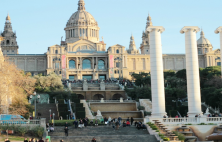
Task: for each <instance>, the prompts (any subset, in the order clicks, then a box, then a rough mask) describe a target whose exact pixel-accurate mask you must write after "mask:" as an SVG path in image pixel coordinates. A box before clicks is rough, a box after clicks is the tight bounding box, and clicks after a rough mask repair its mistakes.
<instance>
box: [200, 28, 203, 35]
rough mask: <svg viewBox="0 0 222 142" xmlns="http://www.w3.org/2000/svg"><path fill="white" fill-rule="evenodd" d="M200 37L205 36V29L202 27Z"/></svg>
mask: <svg viewBox="0 0 222 142" xmlns="http://www.w3.org/2000/svg"><path fill="white" fill-rule="evenodd" d="M200 37H204V32H203V29H202V28H201V32H200Z"/></svg>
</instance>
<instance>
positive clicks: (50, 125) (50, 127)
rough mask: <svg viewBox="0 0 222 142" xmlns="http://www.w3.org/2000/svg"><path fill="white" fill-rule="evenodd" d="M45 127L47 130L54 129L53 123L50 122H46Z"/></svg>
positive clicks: (52, 130) (51, 130)
mask: <svg viewBox="0 0 222 142" xmlns="http://www.w3.org/2000/svg"><path fill="white" fill-rule="evenodd" d="M46 129H47V131H48V132H54V130H55V129H54V126H53V123H50V124H49V123H47V124H46Z"/></svg>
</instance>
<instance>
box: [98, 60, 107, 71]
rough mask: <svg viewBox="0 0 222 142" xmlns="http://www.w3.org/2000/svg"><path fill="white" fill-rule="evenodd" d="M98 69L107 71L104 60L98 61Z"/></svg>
mask: <svg viewBox="0 0 222 142" xmlns="http://www.w3.org/2000/svg"><path fill="white" fill-rule="evenodd" d="M98 67H99V69H100V70H101V69H105V62H104V61H103V60H99V61H98Z"/></svg>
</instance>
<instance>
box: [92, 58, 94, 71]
mask: <svg viewBox="0 0 222 142" xmlns="http://www.w3.org/2000/svg"><path fill="white" fill-rule="evenodd" d="M92 69H93V70H94V57H92Z"/></svg>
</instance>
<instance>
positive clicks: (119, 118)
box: [118, 116, 122, 126]
mask: <svg viewBox="0 0 222 142" xmlns="http://www.w3.org/2000/svg"><path fill="white" fill-rule="evenodd" d="M118 121H119V125H120V126H121V121H122V118H121V117H120V116H119V117H118Z"/></svg>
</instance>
